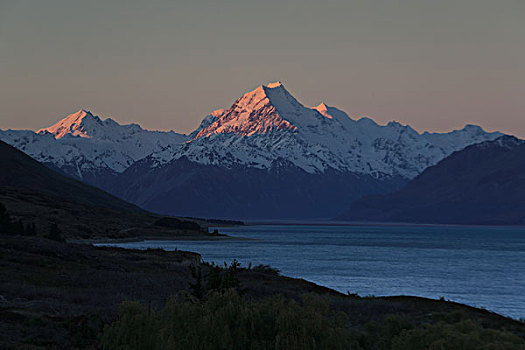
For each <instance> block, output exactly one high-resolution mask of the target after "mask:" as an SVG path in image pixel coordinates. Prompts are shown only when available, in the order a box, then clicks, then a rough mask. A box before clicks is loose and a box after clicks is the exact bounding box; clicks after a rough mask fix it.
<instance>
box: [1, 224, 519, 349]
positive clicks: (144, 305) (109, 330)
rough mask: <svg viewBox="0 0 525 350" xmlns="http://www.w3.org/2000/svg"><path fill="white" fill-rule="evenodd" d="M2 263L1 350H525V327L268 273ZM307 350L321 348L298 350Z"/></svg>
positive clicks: (94, 262)
mask: <svg viewBox="0 0 525 350" xmlns="http://www.w3.org/2000/svg"><path fill="white" fill-rule="evenodd" d="M0 256H1V257H2V259H1V264H0V348H2V349H11V348H14V349H18V348H20V349H43V348H56V349H77V348H78V349H95V348H100V345H101V343H103V344H104V345H106V347H104V348H107V349H116V348H118V349H156V348H181V349H248V348H256V347H254V346H250V345H254V344H256V342H257V341H260V342H259V343H258V344H259V345H261V344H267V345H268V346H266V347H264V346H260V347H259V348H261V349H264V348H270V345H272V344H273V345H274V344H277V343H280V347H278V348H280V349H322V348H323V347H322V346H321V345H319V344H325V345H326V344H329V345H327V346H328V347H324V348H330V349H342V348H344V349H370V350H372V349H404V350H406V349H427V348H436V349H437V348H439V349H442V348H443V349H456V348H457V349H479V348H487V349H489V348H490V349H524V347H525V324H524V323H523V322H519V321H515V320H512V319H508V318H505V317H503V316H500V315H497V314H494V313H490V312H488V311H486V310H480V309H476V308H472V307H468V306H465V305H461V304H456V303H452V302H447V301H444V300H430V299H424V298H417V297H365V298H362V297H359V296H356V295H344V294H340V293H337V292H335V291H333V290H330V289H327V288H324V287H320V286H317V285H315V284H313V283H309V282H306V281H304V280H300V279H293V278H287V277H283V276H280V275H279V274H278V273H277V272H276V271H275V270H273V269H271V268H269V267H266V266H256V267H250V268H246V267H241V266H237V265H236V264H234V263H232V264H231V265H230V266H229V267H228V268H220V267H217V266H215V267H214V266H212V265H209V264H206V263H202V262H201V257H200V256H199V255H198V254H195V253H190V252H183V251H171V252H165V251H161V250H147V251H137V250H124V249H118V248H96V247H93V246H89V245H86V244H71V243H59V242H55V241H51V240H47V239H42V238H38V237H22V236H6V235H3V234H0ZM192 266H193V268H192ZM227 288H231V289H227ZM181 291H185V292H186V293H187V296H186V297H184V296H183V295H181V294H180V292H181ZM210 292H211V293H215V294H208V293H210ZM239 294H240V295H241V297H239ZM177 295H179V298H178V299H171V301H170V302H169V303H168V304H167V305H168V306H167V307H166V308H165V309H164V313H163V314H161V313H160V312H159V311H160V310H161V309H162V308H163V307H164V305H165V303H166V302H167V301H168V299H169V298H170V296H177ZM206 295H207V296H206ZM279 295H281V296H280V297H279ZM268 298H270V299H268ZM176 300H178V301H176ZM123 301H135V302H137V303H129V302H126V303H124V304H122V305H121V303H122V302H123ZM138 303H140V304H138ZM119 306H120V312H119V313H118V309H119ZM117 314H118V315H119V317H118V318H117ZM105 325H107V326H105ZM250 325H252V326H250ZM208 326H209V327H208ZM254 327H255V328H254ZM298 332H299V333H298ZM304 332H307V333H304ZM232 340H234V342H233V343H231V341H232ZM265 341H267V343H264V342H265ZM283 341H284V342H286V343H283ZM305 341H314V342H317V343H308V344H306V345H308V346H306V347H304V346H297V345H298V344H299V345H300V344H303V345H304V343H305ZM261 342H262V343H261ZM170 344H171V345H173V344H175V345H179V344H182V346H181V347H177V346H170ZM191 344H193V345H191ZM243 344H244V345H243ZM294 344H295V345H294ZM343 344H351V346H344V347H342V346H341V345H343ZM432 344H434V345H435V346H438V345H439V346H441V347H431V345H432ZM436 344H437V345H436ZM454 346H457V347H454ZM483 346H486V347H483ZM271 348H276V347H275V346H274V347H271Z"/></svg>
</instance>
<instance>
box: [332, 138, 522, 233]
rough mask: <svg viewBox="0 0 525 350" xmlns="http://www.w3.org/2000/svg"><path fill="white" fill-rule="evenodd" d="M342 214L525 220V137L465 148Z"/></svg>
mask: <svg viewBox="0 0 525 350" xmlns="http://www.w3.org/2000/svg"><path fill="white" fill-rule="evenodd" d="M338 219H341V220H350V221H372V222H410V223H440V224H480V225H524V224H525V142H524V141H522V140H519V139H516V138H514V137H511V136H502V137H500V138H498V139H496V140H494V141H486V142H483V143H480V144H476V145H472V146H469V147H466V148H465V149H464V150H462V151H458V152H455V153H453V154H452V155H450V156H449V157H447V158H445V159H444V160H442V161H441V162H439V163H438V164H437V165H435V166H433V167H430V168H428V169H426V170H425V171H424V172H423V173H422V174H421V175H419V176H417V177H416V178H415V179H414V180H412V181H411V182H409V183H408V184H407V185H406V186H405V187H404V188H402V189H401V190H399V191H398V192H395V193H391V194H386V195H375V196H368V197H365V198H362V199H360V200H358V201H356V202H354V203H353V204H352V205H351V207H350V208H349V210H348V211H347V212H346V213H344V214H343V215H341V216H340V217H339V218H338Z"/></svg>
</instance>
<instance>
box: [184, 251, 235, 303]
mask: <svg viewBox="0 0 525 350" xmlns="http://www.w3.org/2000/svg"><path fill="white" fill-rule="evenodd" d="M240 265H241V264H240V263H239V262H238V261H237V260H236V259H234V260H233V261H232V262H231V264H230V265H229V266H228V265H227V264H226V263H224V267H220V266H218V265H215V264H212V265H211V266H209V271H208V273H207V274H206V276H205V281H206V283H205V284H204V283H203V277H202V268H201V266H198V267H195V266H190V271H191V276H192V277H193V279H194V282H190V293H191V295H192V296H193V297H195V298H196V299H198V300H202V299H204V297H205V294H206V290H207V291H208V292H211V291H225V290H227V289H235V290H237V291H239V286H240V282H239V279H238V278H237V273H238V272H239V271H240Z"/></svg>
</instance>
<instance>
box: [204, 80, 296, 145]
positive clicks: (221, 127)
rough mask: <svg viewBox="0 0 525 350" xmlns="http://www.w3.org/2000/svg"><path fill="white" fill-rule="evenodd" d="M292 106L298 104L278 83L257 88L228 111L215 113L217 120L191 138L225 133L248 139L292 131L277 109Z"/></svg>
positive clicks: (290, 125)
mask: <svg viewBox="0 0 525 350" xmlns="http://www.w3.org/2000/svg"><path fill="white" fill-rule="evenodd" d="M294 103H295V104H299V102H297V101H296V100H295V99H294V98H293V97H292V95H290V94H289V93H288V91H286V90H285V89H284V86H283V85H282V84H281V83H280V82H277V83H271V84H268V85H266V86H263V85H261V86H259V87H258V88H257V89H255V90H253V91H250V92H247V93H245V94H244V95H243V96H242V97H241V98H239V99H238V100H237V101H235V102H234V103H233V104H232V106H231V107H230V108H229V109H227V110H218V111H215V112H214V114H213V116H215V117H217V119H216V120H215V121H213V122H212V123H211V124H209V125H208V126H206V127H205V128H203V129H201V130H200V131H199V132H198V133H197V135H195V139H198V138H201V137H210V136H212V135H214V134H225V133H235V134H238V135H244V136H251V135H254V134H265V133H269V132H272V131H275V130H295V129H296V126H294V125H293V124H292V123H291V122H290V121H288V120H286V119H284V118H283V116H281V115H280V113H279V112H280V111H279V108H282V107H285V108H286V109H287V108H288V107H287V106H284V105H286V104H294ZM299 105H300V104H299Z"/></svg>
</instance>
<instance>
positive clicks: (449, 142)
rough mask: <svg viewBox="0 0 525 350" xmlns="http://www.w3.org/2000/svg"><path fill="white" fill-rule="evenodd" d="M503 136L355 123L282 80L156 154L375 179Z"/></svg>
mask: <svg viewBox="0 0 525 350" xmlns="http://www.w3.org/2000/svg"><path fill="white" fill-rule="evenodd" d="M501 135H502V134H501V133H498V132H495V133H487V132H485V131H483V130H482V129H481V128H480V127H478V126H473V125H467V126H465V128H463V129H461V130H455V131H452V132H450V133H441V134H440V133H428V132H425V133H422V134H420V133H418V132H417V131H415V130H414V129H412V128H411V127H410V126H405V125H401V124H400V123H397V122H390V123H388V124H387V125H378V124H377V123H375V122H374V121H373V120H372V119H370V118H367V117H363V118H361V119H359V120H354V119H352V118H350V117H349V116H348V115H347V114H346V113H345V112H343V111H341V110H339V109H337V108H335V107H330V106H327V105H326V104H324V103H321V104H319V105H318V106H317V107H314V108H308V107H305V106H303V105H302V104H301V103H300V102H298V101H297V100H296V99H295V98H294V97H293V96H292V95H291V94H290V93H289V92H288V91H287V90H286V89H285V88H284V86H283V84H281V83H280V82H276V83H271V84H268V85H266V86H259V87H258V88H257V89H255V90H253V91H251V92H248V93H246V94H244V95H243V96H242V97H241V98H239V99H238V100H237V101H235V102H234V103H233V105H232V106H231V107H230V108H229V109H226V110H224V109H223V110H218V111H215V112H213V113H212V114H210V115H208V116H207V117H206V118H205V119H204V120H203V122H202V123H201V125H200V126H199V128H197V130H195V131H194V132H193V133H192V134H191V135H190V137H191V141H189V142H187V143H184V144H181V145H171V146H170V147H168V148H166V149H164V150H162V151H160V152H156V153H154V154H152V155H151V157H150V158H151V160H152V164H153V166H154V167H158V166H163V165H165V164H167V163H169V162H170V161H172V160H176V159H180V158H182V157H187V158H188V159H190V160H191V161H194V162H197V163H200V164H213V165H219V166H226V167H228V166H233V165H244V166H249V167H255V168H260V169H269V168H271V167H272V166H273V164H275V163H276V162H280V161H281V160H283V159H284V160H286V161H289V162H291V163H292V164H293V165H295V166H297V167H299V168H302V169H303V170H305V171H306V172H309V173H323V172H325V171H327V170H328V169H333V170H337V171H342V172H354V173H358V174H369V175H372V176H374V177H376V178H383V177H390V176H401V177H404V178H413V177H415V176H416V175H418V174H419V173H420V172H422V171H423V170H424V169H425V168H427V167H428V166H431V165H434V164H436V163H437V162H438V161H440V160H441V159H443V158H445V157H446V156H448V155H449V154H451V153H452V152H454V151H457V150H460V149H463V148H464V147H466V146H468V145H470V144H473V143H478V142H482V141H486V140H493V139H495V138H497V137H499V136H501Z"/></svg>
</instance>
